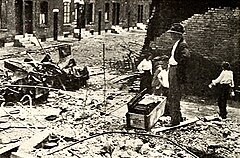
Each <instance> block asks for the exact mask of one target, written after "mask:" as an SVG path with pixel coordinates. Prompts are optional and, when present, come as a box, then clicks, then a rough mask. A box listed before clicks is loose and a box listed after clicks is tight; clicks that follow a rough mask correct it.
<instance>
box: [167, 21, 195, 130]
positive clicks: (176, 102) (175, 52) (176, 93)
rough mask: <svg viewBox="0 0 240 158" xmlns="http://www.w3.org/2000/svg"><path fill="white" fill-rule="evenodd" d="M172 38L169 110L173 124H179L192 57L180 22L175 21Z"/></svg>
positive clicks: (171, 29) (171, 30)
mask: <svg viewBox="0 0 240 158" xmlns="http://www.w3.org/2000/svg"><path fill="white" fill-rule="evenodd" d="M167 32H168V33H170V34H171V38H172V40H174V41H175V44H174V45H173V47H172V51H171V54H170V58H169V98H168V99H169V110H170V116H171V124H170V125H169V126H176V125H179V124H180V122H181V121H183V118H182V114H181V109H180V100H181V96H182V88H183V84H184V83H185V82H186V67H187V62H188V59H189V57H190V52H189V49H188V45H187V43H186V41H185V40H184V38H183V34H184V27H183V26H182V25H181V24H179V23H174V24H173V25H172V27H171V28H170V30H168V31H167Z"/></svg>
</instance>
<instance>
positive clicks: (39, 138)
mask: <svg viewBox="0 0 240 158" xmlns="http://www.w3.org/2000/svg"><path fill="white" fill-rule="evenodd" d="M51 133H52V132H51V131H50V130H48V129H45V130H43V131H41V132H39V133H36V134H35V135H34V136H32V137H31V138H30V139H28V140H26V141H24V142H23V143H22V144H21V145H20V146H19V149H18V151H17V152H18V153H30V152H31V151H32V150H33V149H34V147H35V146H37V145H38V144H39V143H41V142H43V141H44V140H45V139H47V138H48V136H49V135H50V134H51Z"/></svg>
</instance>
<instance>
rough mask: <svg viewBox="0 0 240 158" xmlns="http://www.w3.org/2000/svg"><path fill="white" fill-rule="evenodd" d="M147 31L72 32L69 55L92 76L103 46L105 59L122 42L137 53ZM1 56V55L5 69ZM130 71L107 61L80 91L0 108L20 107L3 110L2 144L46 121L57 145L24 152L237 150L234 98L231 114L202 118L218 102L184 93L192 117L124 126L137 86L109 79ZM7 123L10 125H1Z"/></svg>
mask: <svg viewBox="0 0 240 158" xmlns="http://www.w3.org/2000/svg"><path fill="white" fill-rule="evenodd" d="M145 35H146V33H144V32H131V33H127V32H125V33H122V34H111V33H106V34H102V35H94V36H90V37H85V38H83V39H82V40H81V41H77V40H73V39H71V38H69V39H65V40H64V43H68V44H71V45H72V47H71V48H72V57H74V59H76V61H77V64H78V65H79V66H87V67H88V70H89V72H90V76H91V74H97V73H99V72H103V69H102V63H103V52H104V51H105V57H106V58H105V60H110V59H111V60H121V59H123V58H124V57H126V54H127V53H129V50H127V49H125V48H124V47H123V46H125V47H127V48H129V49H131V50H133V51H134V52H140V51H141V47H142V45H143V43H144V38H145ZM58 43H63V41H61V42H55V41H51V42H46V43H43V46H44V47H49V46H51V45H54V44H58ZM104 46H105V49H104V50H103V48H104ZM36 48H37V47H33V48H32V49H36ZM38 49H40V48H38ZM24 50H25V49H24V48H12V47H8V48H2V50H1V52H4V53H2V58H3V59H4V58H9V59H11V60H12V59H15V60H23V59H24V58H26V57H27V56H26V55H25V54H24V52H23V51H24ZM6 52H8V53H9V54H14V55H13V56H9V55H8V53H6ZM18 52H22V53H18ZM51 54H52V56H53V58H54V60H55V61H57V58H58V56H57V50H55V49H52V50H51ZM31 55H32V56H33V58H34V59H36V60H40V59H41V58H43V56H44V54H43V53H32V54H31ZM123 56H124V57H123ZM3 59H2V60H0V64H1V68H2V69H3V61H4V60H3ZM128 73H131V72H128ZM128 73H125V74H122V73H119V72H118V71H116V70H112V69H110V68H109V67H107V70H106V76H105V78H106V81H105V82H104V75H103V74H99V75H96V76H92V77H90V79H89V80H88V87H85V88H82V89H80V90H79V91H76V92H69V91H54V92H51V93H50V96H49V98H48V100H47V102H46V103H43V104H39V105H33V107H30V106H29V105H24V106H20V105H19V104H15V105H12V106H8V107H4V108H1V110H0V116H1V117H0V118H3V117H4V116H5V115H6V111H7V112H11V111H14V110H16V109H17V110H19V111H20V113H18V114H14V117H7V118H6V119H8V121H7V122H6V123H0V127H1V128H0V140H1V142H0V150H1V149H2V148H4V147H6V146H8V145H9V144H12V143H15V142H24V141H27V140H28V139H29V138H30V137H32V136H33V135H35V134H36V133H38V132H41V131H42V129H41V128H40V127H43V128H44V129H48V130H49V131H50V132H51V133H54V136H57V137H60V139H59V140H58V141H57V146H56V147H53V148H51V149H48V148H46V147H44V145H42V146H40V147H38V148H35V149H34V150H32V151H29V153H30V154H31V155H35V156H36V157H37V156H38V157H43V158H52V157H53V158H65V157H73V158H79V157H83V158H86V157H94V158H98V157H99V158H102V157H103V158H105V157H106V158H110V157H111V158H117V157H120V158H133V157H136V158H137V157H138V158H142V157H151V158H158V157H159V158H160V157H164V158H165V157H176V158H177V157H182V158H184V157H189V158H191V157H202V158H204V157H209V158H210V157H211V158H215V157H218V158H220V157H221V158H222V157H223V158H238V157H240V128H239V127H240V126H239V125H240V115H239V114H240V106H239V103H237V102H234V101H229V105H228V119H226V120H219V119H213V120H206V119H204V118H206V116H217V112H218V107H217V104H216V101H215V100H208V99H202V98H199V97H195V96H185V97H184V98H183V100H182V102H181V109H182V114H183V116H184V117H186V119H187V120H191V119H192V118H196V117H197V118H198V120H197V121H195V122H194V123H192V124H189V125H187V126H184V127H179V128H176V129H173V130H167V131H165V132H157V133H156V132H154V131H155V130H157V129H159V128H161V127H163V126H164V125H165V124H166V122H167V121H168V120H169V118H168V117H161V118H160V119H159V121H158V122H157V123H156V125H155V126H154V127H153V130H152V131H145V130H141V129H127V128H126V117H125V114H126V112H127V103H128V102H129V101H130V100H131V99H132V98H133V97H134V96H135V95H136V94H137V93H133V92H129V91H128V88H129V87H128V86H124V88H123V83H119V82H118V83H113V80H115V79H117V78H120V77H122V76H123V75H127V74H128ZM105 85H106V86H105ZM105 90H106V91H105ZM50 115H56V116H57V117H56V119H55V120H53V121H47V120H46V117H47V116H50ZM214 118H215V117H214ZM21 123H23V124H21ZM8 126H10V128H4V127H8ZM20 126H21V127H22V126H23V128H20ZM34 126H35V127H34ZM2 157H3V156H2Z"/></svg>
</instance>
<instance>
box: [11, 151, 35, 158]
mask: <svg viewBox="0 0 240 158" xmlns="http://www.w3.org/2000/svg"><path fill="white" fill-rule="evenodd" d="M10 158H36V157H35V156H33V155H30V154H27V153H18V152H12V154H11V157H10Z"/></svg>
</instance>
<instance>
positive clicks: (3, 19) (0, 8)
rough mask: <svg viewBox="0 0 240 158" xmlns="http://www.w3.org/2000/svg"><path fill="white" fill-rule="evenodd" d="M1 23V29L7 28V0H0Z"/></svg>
mask: <svg viewBox="0 0 240 158" xmlns="http://www.w3.org/2000/svg"><path fill="white" fill-rule="evenodd" d="M0 5H1V6H0V18H1V21H0V24H1V29H6V28H7V1H6V2H5V1H3V0H0Z"/></svg>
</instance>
